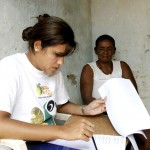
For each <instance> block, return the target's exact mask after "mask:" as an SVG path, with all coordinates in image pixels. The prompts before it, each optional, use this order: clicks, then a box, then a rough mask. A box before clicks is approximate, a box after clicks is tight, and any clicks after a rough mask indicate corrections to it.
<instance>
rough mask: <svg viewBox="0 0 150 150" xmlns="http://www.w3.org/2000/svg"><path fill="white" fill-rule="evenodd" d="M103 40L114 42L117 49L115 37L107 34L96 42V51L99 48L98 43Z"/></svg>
mask: <svg viewBox="0 0 150 150" xmlns="http://www.w3.org/2000/svg"><path fill="white" fill-rule="evenodd" d="M103 40H109V41H111V42H112V44H113V46H114V48H115V49H116V46H115V40H114V38H113V37H111V36H110V35H107V34H104V35H101V36H99V37H98V38H97V39H96V42H95V49H96V48H97V46H98V43H99V42H101V41H103Z"/></svg>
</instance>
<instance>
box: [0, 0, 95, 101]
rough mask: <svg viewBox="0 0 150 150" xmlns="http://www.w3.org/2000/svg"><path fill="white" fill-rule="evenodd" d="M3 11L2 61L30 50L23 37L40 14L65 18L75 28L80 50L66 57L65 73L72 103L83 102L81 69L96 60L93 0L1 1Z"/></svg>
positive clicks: (0, 24) (0, 17) (0, 18)
mask: <svg viewBox="0 0 150 150" xmlns="http://www.w3.org/2000/svg"><path fill="white" fill-rule="evenodd" d="M0 10H1V13H0V45H1V48H0V59H1V58H3V57H4V56H7V55H10V54H13V53H17V52H26V51H27V50H28V49H27V43H26V42H24V41H23V40H22V38H21V36H22V30H23V29H24V28H26V27H28V26H32V25H33V24H34V23H35V21H36V19H35V18H33V17H36V16H38V15H39V14H43V13H48V14H50V15H54V16H58V17H61V18H63V19H65V20H66V21H67V22H68V23H69V24H70V25H71V26H72V28H73V30H74V32H75V36H76V41H77V42H78V50H77V51H76V53H74V54H73V55H72V56H69V57H66V59H65V65H64V67H63V74H64V79H65V82H66V85H67V89H68V91H69V94H70V97H71V99H72V101H74V102H76V103H81V98H80V92H79V78H80V73H81V69H82V67H83V65H84V64H85V63H87V62H89V61H91V60H92V55H91V54H92V53H91V15H90V14H91V5H90V0H1V1H0ZM89 54H90V55H89Z"/></svg>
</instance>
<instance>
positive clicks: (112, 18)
mask: <svg viewBox="0 0 150 150" xmlns="http://www.w3.org/2000/svg"><path fill="white" fill-rule="evenodd" d="M91 16H92V40H93V41H92V43H93V47H94V42H95V40H96V38H97V37H98V36H99V35H102V34H110V35H111V36H113V37H114V38H115V40H116V47H117V53H116V55H115V59H118V60H124V61H126V62H127V63H128V64H129V65H130V67H131V69H132V71H133V73H134V76H135V79H136V81H137V85H138V89H139V94H140V96H141V98H142V100H143V102H144V103H145V105H146V107H147V109H148V111H149V112H150V67H149V64H150V19H149V18H150V1H149V0H92V1H91ZM94 60H96V56H95V55H94ZM139 111H140V110H139Z"/></svg>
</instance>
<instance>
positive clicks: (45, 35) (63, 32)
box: [22, 14, 76, 55]
mask: <svg viewBox="0 0 150 150" xmlns="http://www.w3.org/2000/svg"><path fill="white" fill-rule="evenodd" d="M37 19H38V23H36V24H35V25H34V26H33V27H28V28H26V29H24V30H23V32H22V38H23V40H24V41H28V42H29V48H30V49H31V50H32V51H33V52H34V42H35V41H38V40H40V41H41V42H42V48H45V47H48V46H54V45H58V44H67V48H66V51H67V54H66V55H68V54H72V53H73V52H74V50H75V49H76V42H75V40H74V32H73V30H72V29H71V27H70V25H69V24H68V23H67V22H65V21H64V20H63V19H61V18H58V17H55V16H49V15H48V14H44V15H39V16H38V17H37Z"/></svg>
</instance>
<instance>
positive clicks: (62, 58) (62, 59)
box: [57, 57, 64, 65]
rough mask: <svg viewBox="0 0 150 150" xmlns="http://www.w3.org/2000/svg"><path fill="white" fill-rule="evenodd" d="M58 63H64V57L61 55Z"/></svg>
mask: <svg viewBox="0 0 150 150" xmlns="http://www.w3.org/2000/svg"><path fill="white" fill-rule="evenodd" d="M57 64H59V65H63V64H64V57H59V58H58V61H57Z"/></svg>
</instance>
